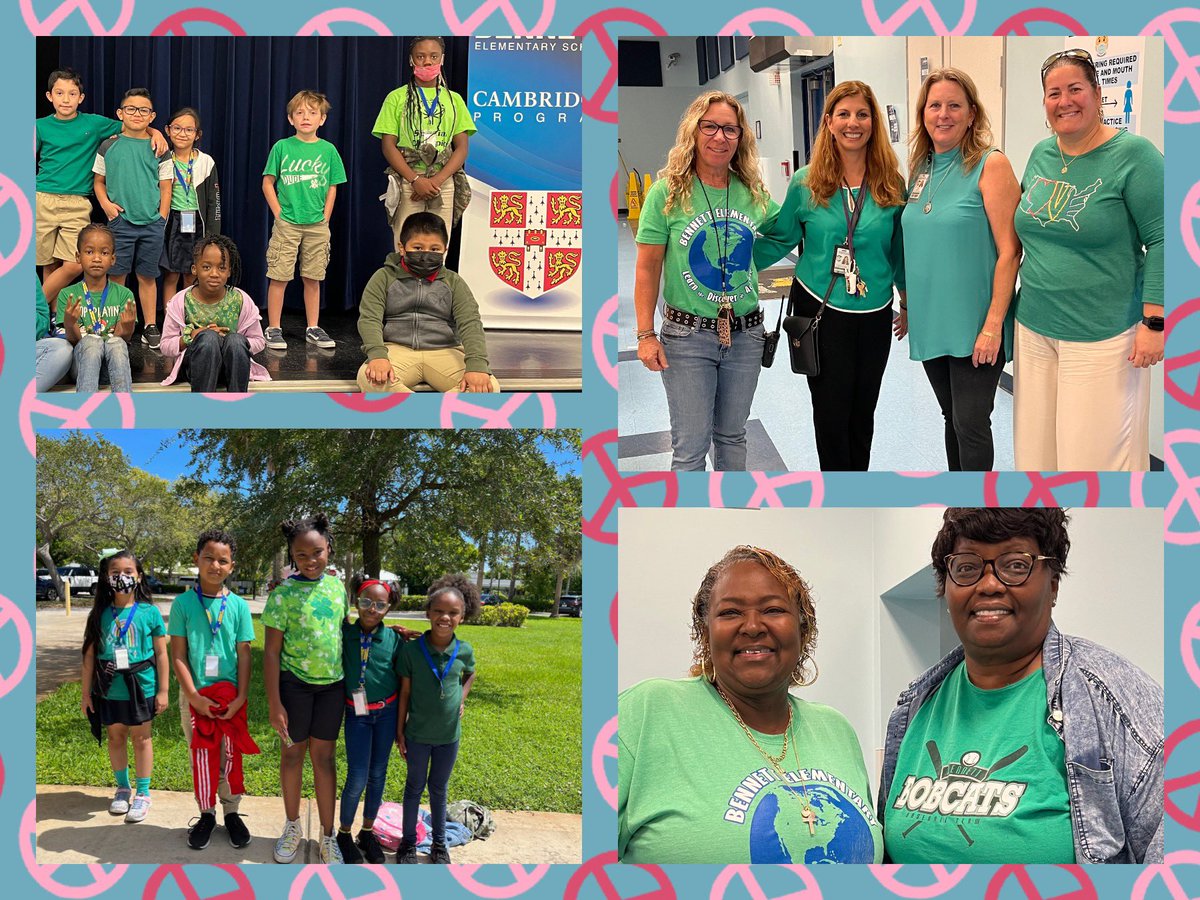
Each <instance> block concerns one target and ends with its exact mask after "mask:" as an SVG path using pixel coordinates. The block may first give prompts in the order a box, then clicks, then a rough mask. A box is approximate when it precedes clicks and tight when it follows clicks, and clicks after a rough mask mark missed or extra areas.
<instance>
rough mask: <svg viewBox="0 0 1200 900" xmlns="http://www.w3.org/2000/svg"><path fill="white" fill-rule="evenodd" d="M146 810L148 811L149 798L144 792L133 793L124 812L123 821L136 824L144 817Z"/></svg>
mask: <svg viewBox="0 0 1200 900" xmlns="http://www.w3.org/2000/svg"><path fill="white" fill-rule="evenodd" d="M148 812H150V798H149V797H147V796H146V795H145V794H135V795H134V797H133V802H132V803H130V804H129V812H127V813H125V823H126V824H127V825H136V824H137V823H138V822H140V821H142V820H143V819H144V818H146V813H148Z"/></svg>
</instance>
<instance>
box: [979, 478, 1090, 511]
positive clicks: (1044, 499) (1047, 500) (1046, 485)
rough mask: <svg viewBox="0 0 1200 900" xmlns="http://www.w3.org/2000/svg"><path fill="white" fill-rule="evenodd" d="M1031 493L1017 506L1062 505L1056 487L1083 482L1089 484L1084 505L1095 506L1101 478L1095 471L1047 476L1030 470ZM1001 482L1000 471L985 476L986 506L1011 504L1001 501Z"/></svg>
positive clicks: (984, 496) (984, 492)
mask: <svg viewBox="0 0 1200 900" xmlns="http://www.w3.org/2000/svg"><path fill="white" fill-rule="evenodd" d="M1027 474H1028V476H1029V485H1030V488H1029V493H1028V494H1026V495H1025V499H1024V500H1023V501H1021V502H1020V503H1017V504H1012V505H1016V506H1037V505H1038V504H1039V503H1040V504H1044V505H1046V506H1062V505H1064V504H1063V503H1061V502H1059V500H1058V498H1057V497H1055V496H1054V489H1055V488H1059V487H1063V486H1064V485H1069V484H1075V483H1076V482H1082V483H1083V484H1084V485H1086V486H1087V497H1086V498H1085V500H1084V502H1083V505H1084V506H1095V505H1096V504H1097V503H1099V502H1100V478H1099V477H1098V476H1097V475H1096V473H1095V472H1060V473H1058V474H1057V475H1051V476H1050V477H1049V478H1047V477H1046V476H1045V475H1043V474H1042V473H1041V472H1029V473H1027ZM999 483H1000V473H999V472H988V473H987V474H986V475H985V476H984V478H983V502H984V504H985V505H986V506H1009V505H1010V504H1008V503H1001V502H1000V493H999V491H998V490H997V487H998V485H999Z"/></svg>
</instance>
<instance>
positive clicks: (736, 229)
mask: <svg viewBox="0 0 1200 900" xmlns="http://www.w3.org/2000/svg"><path fill="white" fill-rule="evenodd" d="M728 235H729V239H728V240H726V237H725V236H726V231H725V222H724V221H722V222H719V223H718V224H717V225H716V228H715V230H714V228H713V226H711V225H706V226H705V227H704V228H702V229H701V230H700V232H699V233H698V234H697V235H696V239H695V240H694V241H692V244H691V246H690V247H688V266H689V268H691V270H692V274H693V275H694V276H695V277H696V280H697V281H699V282H700V283H701V284H702V285H704V286H705V287H706V288H708V289H709V290H710V291H720V290H721V270H722V268H724V270H725V279H726V285H725V290H726V292H729V293H734V292H740V289H742V288H744V287H745V286H746V283H747V282H748V281H749V280H750V266H751V264H752V262H753V252H754V233H753V232H752V231H751V230H750V229H749V228H747V227H746V226H745V225H743V224H742V223H741V222H735V221H733V220H730V221H729V231H728ZM722 251H724V258H723V259H722ZM722 263H724V266H722Z"/></svg>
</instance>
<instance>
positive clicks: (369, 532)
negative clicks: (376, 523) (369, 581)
mask: <svg viewBox="0 0 1200 900" xmlns="http://www.w3.org/2000/svg"><path fill="white" fill-rule="evenodd" d="M379 537H380V535H379V529H378V528H377V527H371V526H367V525H365V524H364V525H363V536H362V564H363V571H365V572H366V573H367V575H368V576H369V577H371V578H378V577H379Z"/></svg>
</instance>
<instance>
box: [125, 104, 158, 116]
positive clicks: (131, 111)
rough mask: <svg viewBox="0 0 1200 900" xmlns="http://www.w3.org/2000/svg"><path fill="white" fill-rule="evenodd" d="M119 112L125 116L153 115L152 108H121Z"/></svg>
mask: <svg viewBox="0 0 1200 900" xmlns="http://www.w3.org/2000/svg"><path fill="white" fill-rule="evenodd" d="M121 112H123V113H125V115H127V116H149V115H153V114H154V107H152V106H122V107H121Z"/></svg>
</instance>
